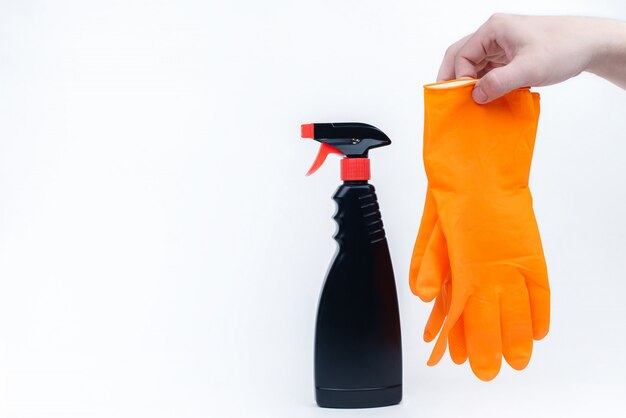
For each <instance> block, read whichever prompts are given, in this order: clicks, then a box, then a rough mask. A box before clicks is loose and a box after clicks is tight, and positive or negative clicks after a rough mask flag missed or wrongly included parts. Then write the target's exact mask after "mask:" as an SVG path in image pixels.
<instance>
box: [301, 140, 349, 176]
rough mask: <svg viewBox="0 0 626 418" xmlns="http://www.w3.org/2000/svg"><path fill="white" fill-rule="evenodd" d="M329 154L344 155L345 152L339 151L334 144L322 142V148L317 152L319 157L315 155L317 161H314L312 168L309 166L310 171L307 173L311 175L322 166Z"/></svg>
mask: <svg viewBox="0 0 626 418" xmlns="http://www.w3.org/2000/svg"><path fill="white" fill-rule="evenodd" d="M328 154H339V155H343V152H341V151H339V150H338V149H337V148H335V147H333V146H332V145H328V144H322V146H321V147H320V150H319V151H318V152H317V157H315V161H313V165H312V166H311V168H309V171H308V172H307V173H306V175H307V176H310V175H311V174H313V173H315V172H316V171H317V169H318V168H320V167H321V166H322V164H324V161H326V157H328Z"/></svg>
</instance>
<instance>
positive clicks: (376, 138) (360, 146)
mask: <svg viewBox="0 0 626 418" xmlns="http://www.w3.org/2000/svg"><path fill="white" fill-rule="evenodd" d="M301 129H302V135H301V136H302V138H311V139H314V140H316V141H317V142H319V143H321V144H322V146H321V147H320V150H319V152H318V154H317V157H316V158H315V161H314V162H313V165H312V166H311V168H310V169H309V172H308V173H307V175H310V174H313V173H314V172H315V171H316V170H317V169H318V168H320V166H321V165H322V164H323V163H324V161H325V160H326V157H327V156H328V154H339V155H343V156H345V157H348V158H350V159H352V158H365V159H366V158H367V153H368V151H369V150H370V149H372V148H378V147H384V146H386V145H389V144H391V140H390V139H389V137H388V136H387V135H385V133H384V132H383V131H381V130H380V129H378V128H376V127H375V126H372V125H368V124H366V123H358V122H343V123H307V124H304V125H302V127H301ZM355 162H356V161H355ZM368 164H369V163H368ZM368 167H369V165H368ZM368 171H369V168H368Z"/></svg>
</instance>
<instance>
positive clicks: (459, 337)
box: [448, 315, 467, 364]
mask: <svg viewBox="0 0 626 418" xmlns="http://www.w3.org/2000/svg"><path fill="white" fill-rule="evenodd" d="M448 346H449V347H448V349H449V351H450V358H451V359H452V361H453V362H454V363H456V364H463V363H465V361H466V360H467V347H466V345H465V324H464V323H463V315H461V316H460V317H459V320H458V321H456V324H454V326H453V327H452V330H451V331H450V335H449V336H448Z"/></svg>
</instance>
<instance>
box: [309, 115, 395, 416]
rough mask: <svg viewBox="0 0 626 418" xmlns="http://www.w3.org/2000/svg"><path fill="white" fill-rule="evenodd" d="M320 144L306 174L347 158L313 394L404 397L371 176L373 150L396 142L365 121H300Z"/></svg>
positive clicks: (387, 400)
mask: <svg viewBox="0 0 626 418" xmlns="http://www.w3.org/2000/svg"><path fill="white" fill-rule="evenodd" d="M302 137H303V138H312V139H314V140H316V141H318V142H320V143H321V144H322V145H321V147H320V150H319V153H318V154H317V158H316V159H315V161H314V162H313V165H312V166H311V169H310V170H309V172H308V173H307V175H310V174H313V173H314V172H315V171H316V170H317V169H318V168H319V167H321V165H322V164H323V163H324V161H325V160H326V157H327V156H328V154H331V153H332V154H339V155H342V156H344V158H343V159H342V160H341V179H342V180H343V184H342V185H341V186H339V189H338V190H337V192H336V193H335V195H334V196H333V199H334V200H335V202H336V203H337V212H336V214H335V216H334V219H335V221H336V222H337V225H338V231H337V233H336V234H335V236H334V238H335V240H336V241H337V243H338V244H339V245H338V250H337V253H336V254H335V257H334V260H333V261H332V263H331V265H330V268H329V270H328V272H327V274H326V280H325V281H324V285H323V288H322V292H321V295H320V299H319V305H318V311H317V322H316V330H315V397H316V400H317V404H318V405H319V406H321V407H328V408H370V407H378V406H387V405H394V404H397V403H399V402H400V400H401V399H402V347H401V340H400V315H399V312H398V299H397V294H396V285H395V279H394V275H393V268H392V265H391V257H390V255H389V247H388V245H387V239H386V237H385V230H384V229H383V222H382V219H381V214H380V211H379V208H378V200H377V198H376V193H375V190H374V186H372V185H371V184H369V183H368V180H369V179H370V160H369V158H368V151H369V150H370V149H373V148H378V147H383V146H386V145H389V144H391V140H390V139H389V138H388V137H387V135H385V134H384V133H383V132H382V131H380V130H379V129H377V128H375V127H374V126H371V125H367V124H364V123H312V124H305V125H302Z"/></svg>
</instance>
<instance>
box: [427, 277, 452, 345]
mask: <svg viewBox="0 0 626 418" xmlns="http://www.w3.org/2000/svg"><path fill="white" fill-rule="evenodd" d="M451 291H452V283H451V278H450V274H449V273H448V274H447V276H445V278H444V282H443V285H442V286H441V290H440V292H439V295H438V296H437V299H435V305H434V306H433V310H432V311H431V312H430V316H429V317H428V321H427V322H426V326H425V327H424V341H426V342H427V343H429V342H431V341H432V340H434V339H435V337H436V336H437V334H439V331H440V330H441V326H442V325H443V321H444V319H445V318H446V315H447V314H448V311H449V310H450V297H451V295H452V294H451Z"/></svg>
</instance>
